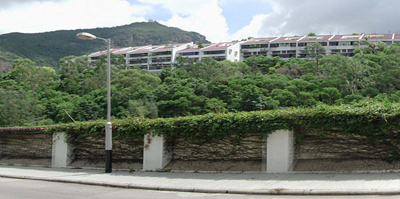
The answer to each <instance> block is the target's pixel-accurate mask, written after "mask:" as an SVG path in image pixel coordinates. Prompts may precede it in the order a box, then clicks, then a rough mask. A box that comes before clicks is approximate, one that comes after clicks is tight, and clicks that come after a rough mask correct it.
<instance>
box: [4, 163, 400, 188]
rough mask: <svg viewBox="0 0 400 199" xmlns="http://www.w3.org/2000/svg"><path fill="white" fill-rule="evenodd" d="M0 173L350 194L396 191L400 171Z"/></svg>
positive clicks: (8, 169) (9, 169) (133, 184)
mask: <svg viewBox="0 0 400 199" xmlns="http://www.w3.org/2000/svg"><path fill="white" fill-rule="evenodd" d="M0 177H7V178H20V179H33V180H44V181H54V182H66V183H79V184H88V185H99V186H112V187H123V188H138V189H152V190H170V191H188V192H203V193H241V194H285V195H353V194H368V195H371V194H399V195H400V173H380V174H378V173H374V174H304V173H289V174H260V173H240V174H239V173H238V174H233V173H176V172H128V171H114V172H113V173H109V174H106V173H104V171H103V170H98V169H70V168H69V169H68V168H65V169H56V168H43V167H21V166H4V165H0Z"/></svg>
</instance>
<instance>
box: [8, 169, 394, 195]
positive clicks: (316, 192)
mask: <svg viewBox="0 0 400 199" xmlns="http://www.w3.org/2000/svg"><path fill="white" fill-rule="evenodd" d="M0 177H1V178H14V179H24V180H39V181H47V182H60V183H72V184H82V185H92V186H104V187H114V188H124V189H145V190H158V191H178V192H196V193H224V194H246V195H400V190H388V191H379V190H377V191H360V190H354V191H342V190H312V189H309V190H296V189H266V190H254V191H249V190H230V189H226V190H225V189H196V188H179V187H159V186H143V185H132V184H117V183H108V182H93V181H78V180H64V179H54V178H45V177H32V176H16V175H4V174H0Z"/></svg>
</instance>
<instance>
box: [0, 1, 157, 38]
mask: <svg viewBox="0 0 400 199" xmlns="http://www.w3.org/2000/svg"><path fill="white" fill-rule="evenodd" d="M150 10H151V7H149V6H139V5H130V3H129V2H127V1H125V0H69V1H61V2H57V3H56V2H51V1H32V2H26V3H24V4H18V5H16V4H13V5H11V6H10V7H9V8H8V9H6V10H0V19H1V20H0V33H7V32H29V33H32V32H44V31H52V30H60V29H78V28H95V27H111V26H116V25H124V24H129V23H132V22H137V21H145V19H144V18H143V17H141V16H140V15H143V14H144V13H146V12H148V11H150ZM134 13H138V14H135V15H134Z"/></svg>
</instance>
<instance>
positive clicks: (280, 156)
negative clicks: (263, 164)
mask: <svg viewBox="0 0 400 199" xmlns="http://www.w3.org/2000/svg"><path fill="white" fill-rule="evenodd" d="M293 158H294V145H293V131H288V130H279V131H275V132H274V133H272V134H271V135H269V136H268V139H267V173H285V172H288V171H290V170H291V169H292V164H293Z"/></svg>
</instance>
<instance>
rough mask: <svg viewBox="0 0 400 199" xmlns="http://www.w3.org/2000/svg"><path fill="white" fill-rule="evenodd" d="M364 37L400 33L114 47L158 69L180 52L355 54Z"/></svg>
mask: <svg viewBox="0 0 400 199" xmlns="http://www.w3.org/2000/svg"><path fill="white" fill-rule="evenodd" d="M365 39H368V40H369V41H371V42H373V43H378V42H384V43H387V44H388V45H391V44H393V43H400V34H356V35H354V34H351V35H313V36H308V35H306V36H282V37H266V38H252V39H250V40H248V41H242V42H237V41H236V42H219V43H213V44H203V45H202V46H199V45H197V44H193V42H189V43H182V44H167V45H148V46H135V47H125V48H117V49H112V50H111V52H112V53H113V54H118V55H123V56H124V57H125V61H126V65H127V67H129V68H133V67H139V68H141V69H145V70H148V71H153V72H159V71H161V70H162V69H163V68H165V67H173V63H175V62H176V57H177V56H182V57H188V58H190V59H191V60H193V61H198V60H201V59H204V58H211V59H215V60H217V61H223V60H230V61H232V62H238V61H243V60H244V59H246V58H248V57H250V56H260V55H263V56H267V57H274V56H279V57H281V58H283V59H289V58H291V57H298V58H306V57H307V56H308V54H307V53H308V52H307V51H305V47H306V46H307V45H311V44H313V43H316V42H318V43H320V44H321V45H322V46H323V47H324V48H325V51H321V52H319V53H321V54H337V53H339V54H342V55H344V56H349V57H351V56H353V55H354V53H353V51H354V49H356V48H358V47H360V46H365V45H366V42H365ZM106 53H107V51H99V52H95V53H92V54H90V55H89V61H90V62H94V61H96V60H97V59H98V58H99V56H100V55H105V54H106Z"/></svg>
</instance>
